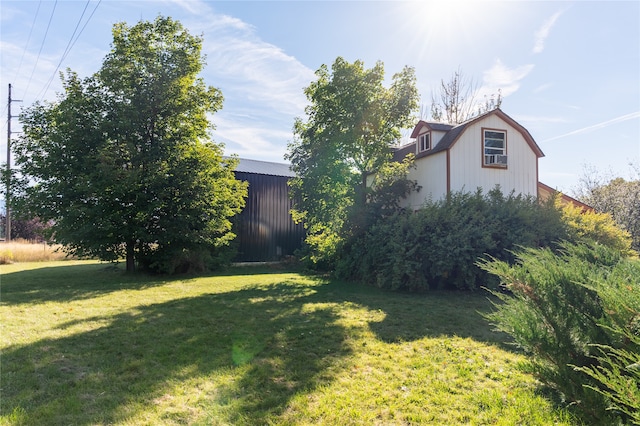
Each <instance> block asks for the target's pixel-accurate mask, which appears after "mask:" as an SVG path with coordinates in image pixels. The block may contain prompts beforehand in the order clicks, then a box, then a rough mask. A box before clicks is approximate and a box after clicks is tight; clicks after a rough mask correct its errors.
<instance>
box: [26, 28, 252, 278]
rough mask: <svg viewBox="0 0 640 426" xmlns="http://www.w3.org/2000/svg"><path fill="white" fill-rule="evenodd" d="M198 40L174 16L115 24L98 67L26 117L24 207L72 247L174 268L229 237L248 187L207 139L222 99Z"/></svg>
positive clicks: (201, 257) (72, 77) (207, 255)
mask: <svg viewBox="0 0 640 426" xmlns="http://www.w3.org/2000/svg"><path fill="white" fill-rule="evenodd" d="M201 45H202V39H201V38H200V37H196V36H192V35H190V34H189V32H188V31H187V30H186V29H185V28H184V27H183V26H182V25H181V24H180V23H179V22H177V21H174V20H172V19H171V18H165V17H158V18H157V19H156V20H155V21H153V22H145V21H143V22H139V23H138V24H136V25H134V26H132V27H129V26H127V25H126V24H124V23H120V24H116V25H115V26H114V29H113V43H112V49H111V52H110V53H109V54H108V55H107V56H106V58H105V60H104V61H103V65H102V68H101V69H100V70H99V71H98V72H97V73H95V74H94V75H92V76H91V77H88V78H85V79H81V78H79V77H78V76H77V75H76V74H75V73H72V72H70V71H69V72H67V74H66V75H65V76H62V78H63V85H64V93H63V94H62V95H60V97H59V99H58V101H57V102H54V103H48V104H39V103H36V104H34V105H33V106H32V107H30V108H28V109H27V110H25V112H24V113H23V114H22V117H21V118H22V122H23V125H24V134H23V136H22V137H21V138H20V139H19V141H18V142H17V143H16V144H15V145H14V151H15V156H16V165H17V169H18V170H19V172H20V174H21V185H20V188H21V192H20V193H19V194H17V195H18V198H17V199H16V204H17V205H18V207H19V208H20V209H21V210H22V212H24V213H26V214H29V215H31V217H34V216H35V217H39V218H41V219H42V220H47V221H49V220H50V221H51V223H52V227H51V231H52V232H53V233H54V235H55V239H56V240H57V241H58V242H60V243H62V244H64V245H65V246H66V248H67V250H68V251H69V252H70V253H72V254H75V255H81V256H97V257H99V258H100V259H104V260H115V259H118V258H121V257H125V258H126V263H127V270H129V271H131V270H133V269H135V265H136V264H142V265H144V266H146V267H149V268H151V269H155V270H160V271H168V272H173V271H174V270H176V269H177V268H180V267H183V266H184V265H189V264H191V265H193V264H198V265H200V266H202V265H203V264H204V263H205V262H206V261H207V260H211V259H212V257H216V256H217V254H219V253H220V248H221V247H223V246H224V245H225V243H226V242H227V241H228V240H229V239H230V238H232V237H233V234H232V233H231V231H230V229H231V222H230V217H231V216H233V215H234V214H236V213H238V212H239V211H240V210H241V209H242V207H243V206H244V200H245V197H246V184H244V183H242V182H240V181H237V180H236V179H235V177H234V174H233V169H234V167H235V165H236V162H235V161H234V160H232V159H231V160H227V159H223V157H222V147H221V146H220V145H218V144H215V143H213V142H212V141H211V139H210V130H211V129H212V125H211V123H210V122H209V114H212V113H215V112H216V111H218V110H219V109H220V108H221V107H222V101H223V97H222V94H221V92H220V91H219V90H218V89H216V88H213V87H208V86H206V85H205V83H204V81H203V80H202V79H201V78H199V77H198V73H199V72H200V71H201V69H202V67H203V65H204V58H203V56H202V55H201Z"/></svg>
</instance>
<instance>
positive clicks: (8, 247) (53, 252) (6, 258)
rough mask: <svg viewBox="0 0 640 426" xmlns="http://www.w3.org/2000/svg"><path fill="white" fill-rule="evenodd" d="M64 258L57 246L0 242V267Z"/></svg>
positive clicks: (60, 248) (20, 241) (22, 241)
mask: <svg viewBox="0 0 640 426" xmlns="http://www.w3.org/2000/svg"><path fill="white" fill-rule="evenodd" d="M66 258H67V255H66V254H65V253H64V252H63V251H62V246H61V245H59V244H53V245H52V244H47V243H30V242H29V241H24V240H15V241H2V242H0V265H6V264H10V263H14V262H48V261H56V260H64V259H66Z"/></svg>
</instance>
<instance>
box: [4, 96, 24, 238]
mask: <svg viewBox="0 0 640 426" xmlns="http://www.w3.org/2000/svg"><path fill="white" fill-rule="evenodd" d="M11 102H22V101H21V100H19V99H11V83H9V100H8V103H7V176H6V179H7V182H6V184H7V188H6V189H7V192H6V194H5V200H4V201H5V206H6V209H5V210H6V211H5V219H6V221H7V222H6V226H5V228H4V239H5V241H11V201H10V199H11V119H12V118H13V117H12V115H11Z"/></svg>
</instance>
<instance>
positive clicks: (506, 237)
mask: <svg viewBox="0 0 640 426" xmlns="http://www.w3.org/2000/svg"><path fill="white" fill-rule="evenodd" d="M564 232H565V231H564V226H563V225H562V222H561V220H560V213H559V212H558V210H556V209H555V207H554V206H553V205H551V204H546V205H541V204H539V203H538V202H537V200H535V199H533V198H529V197H523V196H522V195H517V196H516V195H514V194H510V195H508V196H505V195H503V194H502V192H501V191H500V189H499V188H495V189H494V190H492V191H490V192H489V193H487V194H483V193H482V191H481V190H480V189H478V190H477V191H476V192H475V193H467V192H463V191H461V192H456V193H451V194H450V195H449V196H448V197H447V198H446V199H444V200H438V201H429V202H427V203H425V205H423V206H422V208H421V209H420V210H418V211H415V212H403V211H400V212H398V213H395V214H393V215H392V216H389V217H381V218H380V219H379V220H378V221H377V222H376V223H375V224H374V225H372V226H371V227H370V228H369V229H368V231H367V232H366V233H365V234H363V235H362V236H360V237H359V238H357V239H355V240H354V241H352V242H351V243H350V244H349V245H347V246H346V247H345V249H344V250H343V252H341V254H340V262H339V264H338V268H337V273H338V275H339V276H343V277H348V278H350V279H357V280H360V281H362V282H365V283H371V284H374V285H376V286H378V287H381V288H388V289H393V290H411V291H421V290H428V289H433V288H455V289H465V290H472V289H476V288H478V287H479V286H480V285H481V284H486V279H487V274H485V273H484V272H483V271H481V270H480V269H479V268H478V267H477V266H476V265H475V263H476V261H477V259H478V258H479V257H481V256H483V255H485V254H489V255H492V256H494V257H496V258H499V259H503V260H512V258H513V255H512V254H511V252H510V251H509V250H513V249H515V248H516V247H517V246H532V247H539V246H548V245H551V244H553V242H554V241H555V240H556V239H558V238H559V237H561V236H562V235H564Z"/></svg>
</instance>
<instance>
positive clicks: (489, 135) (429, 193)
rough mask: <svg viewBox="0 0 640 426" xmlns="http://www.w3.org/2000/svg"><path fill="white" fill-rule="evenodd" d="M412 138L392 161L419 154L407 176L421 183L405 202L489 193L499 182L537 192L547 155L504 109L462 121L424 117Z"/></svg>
mask: <svg viewBox="0 0 640 426" xmlns="http://www.w3.org/2000/svg"><path fill="white" fill-rule="evenodd" d="M411 138H412V139H413V141H412V142H411V143H409V144H407V145H405V146H402V147H400V148H397V149H396V150H395V152H394V160H396V161H402V159H403V158H404V157H406V156H407V155H408V154H409V153H413V154H415V165H416V167H415V169H412V170H411V172H410V174H409V176H408V178H409V179H411V180H415V181H417V183H418V185H420V186H421V190H420V191H419V192H414V193H412V194H410V195H409V197H408V198H407V199H406V200H405V202H404V205H405V207H410V208H414V209H417V208H420V206H421V205H422V204H424V202H425V200H429V199H431V200H438V199H441V198H444V197H445V196H446V195H447V194H449V193H450V192H457V191H468V192H473V191H475V190H476V189H477V188H482V189H483V190H484V191H485V192H486V191H489V190H491V189H493V188H495V186H496V185H500V188H501V190H502V192H503V193H505V194H509V193H510V192H511V191H514V192H515V193H516V194H523V195H530V196H534V197H537V196H538V186H539V185H538V159H539V158H540V157H543V156H544V154H543V152H542V150H541V149H540V147H539V146H538V144H537V143H536V142H535V140H534V139H533V137H532V136H531V134H530V133H529V132H528V131H527V129H525V128H524V127H523V126H522V125H520V124H519V123H517V122H516V121H515V120H514V119H512V118H511V117H509V116H508V115H507V114H505V113H504V112H503V111H502V110H500V109H494V110H492V111H490V112H487V113H485V114H482V115H480V116H478V117H475V118H473V119H471V120H469V121H466V122H464V123H461V124H458V125H449V124H442V123H431V122H426V121H422V120H421V121H420V122H419V123H418V124H417V125H416V126H415V128H414V129H413V132H412V134H411Z"/></svg>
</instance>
